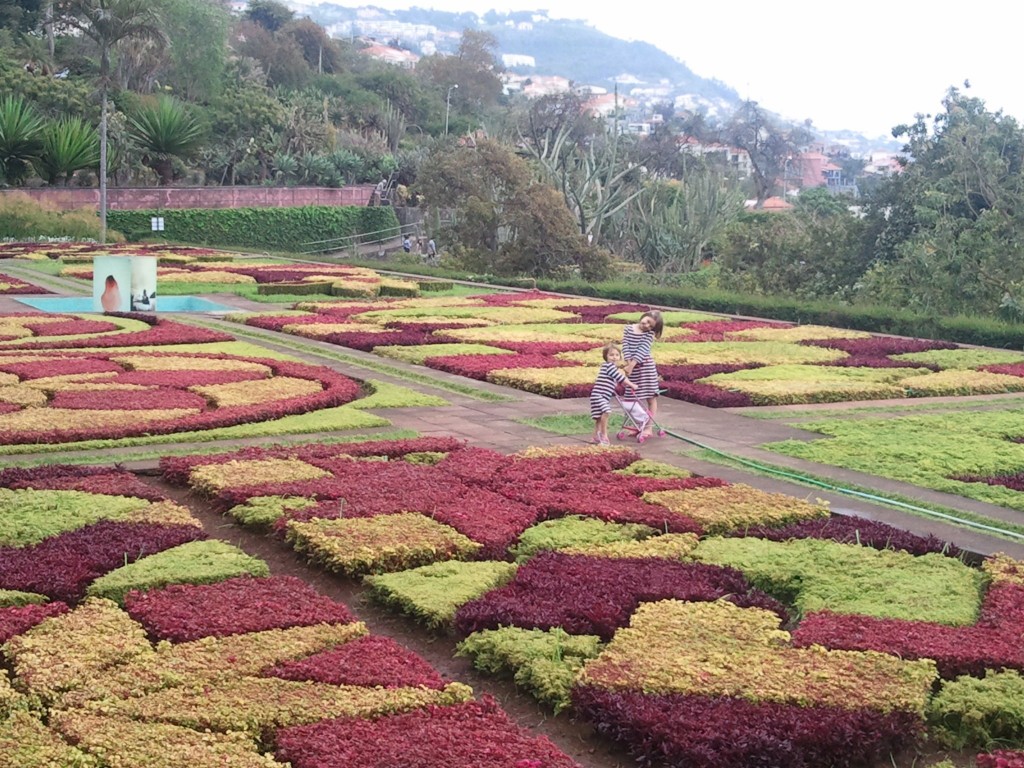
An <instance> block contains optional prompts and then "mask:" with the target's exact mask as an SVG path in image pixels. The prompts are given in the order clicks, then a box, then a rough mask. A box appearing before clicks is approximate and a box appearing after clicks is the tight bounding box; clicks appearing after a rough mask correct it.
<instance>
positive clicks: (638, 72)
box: [286, 2, 900, 153]
mask: <svg viewBox="0 0 1024 768" xmlns="http://www.w3.org/2000/svg"><path fill="white" fill-rule="evenodd" d="M286 4H287V5H288V6H289V7H290V8H292V9H293V10H295V11H296V12H297V13H298V14H299V15H308V16H309V17H310V18H311V19H313V20H314V21H316V22H317V23H319V24H321V25H323V26H324V27H325V28H327V29H328V31H329V32H330V33H331V34H333V35H334V36H336V37H348V36H350V35H352V36H369V37H374V38H375V39H377V40H379V41H380V42H385V43H388V44H397V45H398V46H400V47H402V48H406V49H408V50H411V51H414V52H416V53H419V54H429V53H433V52H435V51H438V52H442V53H448V52H452V51H454V50H455V48H456V47H457V46H458V41H459V36H460V35H461V33H462V31H463V30H465V29H467V28H468V29H476V30H480V31H484V32H489V33H491V34H492V35H494V37H495V39H496V40H497V41H498V51H497V52H498V54H499V56H501V55H511V54H518V55H520V56H528V57H532V58H533V60H534V62H535V66H533V67H523V66H516V67H511V68H510V71H512V72H514V73H516V74H520V75H557V76H561V77H565V78H568V79H569V80H570V81H572V82H573V83H574V84H576V85H591V86H598V87H601V88H605V89H607V90H608V91H609V92H610V91H612V90H613V89H614V88H616V84H617V87H618V91H619V93H620V94H622V95H624V96H629V95H635V96H636V97H637V98H639V99H641V100H642V101H643V102H645V103H646V104H648V105H650V104H654V103H662V102H666V101H668V102H675V103H676V104H677V105H679V106H683V105H685V106H686V108H689V109H697V110H700V111H703V112H705V113H706V114H708V115H710V116H713V117H716V118H719V119H724V118H726V117H728V115H730V114H731V113H732V112H733V111H734V110H735V109H736V107H738V106H739V104H740V103H741V101H742V99H741V97H740V95H739V94H738V93H737V92H736V91H735V90H734V89H733V88H731V87H730V86H728V85H726V84H725V83H723V82H721V81H720V80H715V79H708V78H704V77H700V76H699V75H696V74H694V72H693V71H692V70H691V69H690V68H689V67H687V66H686V64H684V63H683V62H681V61H679V60H678V59H676V58H673V57H672V56H670V55H669V54H667V53H665V52H664V51H662V50H661V49H659V48H656V47H655V46H653V45H651V44H650V43H644V42H633V41H627V40H622V39H619V38H616V37H613V36H611V35H607V34H605V33H604V32H601V31H599V30H597V29H595V28H594V27H592V26H590V25H589V24H587V23H585V22H583V21H578V20H577V21H573V20H565V19H550V18H548V17H547V15H546V13H545V12H544V11H514V12H510V13H499V12H497V11H488V12H486V13H484V14H483V15H478V14H476V13H453V12H450V11H435V10H431V9H424V8H410V9H407V10H398V11H389V10H385V9H383V8H377V7H374V6H362V7H352V6H341V5H334V4H330V3H324V4H322V5H315V6H314V5H305V4H302V3H299V2H286ZM762 106H763V107H764V108H765V109H768V110H771V105H770V104H762ZM828 139H829V140H830V141H840V142H841V143H843V144H845V145H847V146H848V147H849V148H850V150H851V151H853V152H855V153H856V152H865V151H868V150H870V149H872V148H875V149H881V148H883V147H880V146H879V140H878V139H877V138H876V137H871V138H870V139H869V138H868V137H864V136H862V135H860V134H857V133H855V132H853V131H842V132H830V133H829V134H828ZM893 145H894V146H893V147H891V148H892V149H898V148H899V146H900V145H899V144H898V143H896V142H893Z"/></svg>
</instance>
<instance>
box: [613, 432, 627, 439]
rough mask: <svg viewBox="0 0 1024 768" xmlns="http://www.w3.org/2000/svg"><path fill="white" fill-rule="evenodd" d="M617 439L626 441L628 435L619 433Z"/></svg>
mask: <svg viewBox="0 0 1024 768" xmlns="http://www.w3.org/2000/svg"><path fill="white" fill-rule="evenodd" d="M615 439H616V440H625V439H626V433H625V432H619V434H617V435H616V436H615Z"/></svg>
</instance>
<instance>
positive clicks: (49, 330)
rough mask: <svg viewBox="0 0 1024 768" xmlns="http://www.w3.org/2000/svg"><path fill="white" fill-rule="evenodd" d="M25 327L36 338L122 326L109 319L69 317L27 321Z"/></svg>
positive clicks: (104, 330) (105, 329) (112, 329)
mask: <svg viewBox="0 0 1024 768" xmlns="http://www.w3.org/2000/svg"><path fill="white" fill-rule="evenodd" d="M25 327H26V328H28V329H29V330H30V331H32V333H33V334H35V337H36V338H44V337H46V336H75V335H77V334H80V333H83V334H84V333H110V332H111V331H116V330H118V328H119V327H120V326H118V325H117V324H115V323H112V322H110V321H109V320H85V319H83V318H69V319H67V320H59V321H57V322H38V323H32V322H29V323H25Z"/></svg>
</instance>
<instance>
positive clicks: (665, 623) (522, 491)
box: [162, 438, 1024, 766]
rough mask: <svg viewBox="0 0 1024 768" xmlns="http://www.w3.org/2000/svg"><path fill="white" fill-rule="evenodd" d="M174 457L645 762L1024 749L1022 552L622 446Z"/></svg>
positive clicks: (375, 447)
mask: <svg viewBox="0 0 1024 768" xmlns="http://www.w3.org/2000/svg"><path fill="white" fill-rule="evenodd" d="M162 468H163V471H164V476H165V478H166V479H167V480H168V481H169V482H172V483H174V484H179V485H184V486H187V487H188V488H190V489H191V490H192V491H193V492H196V493H201V494H203V495H204V496H205V497H206V498H208V499H209V500H210V501H211V502H212V503H213V504H214V505H215V506H216V507H217V508H219V509H220V510H221V511H223V512H224V513H226V514H228V515H230V516H231V517H233V518H234V519H235V520H236V521H238V522H239V523H241V524H243V525H247V526H253V527H255V528H256V529H257V530H269V531H273V532H275V533H276V534H277V535H278V536H280V537H281V538H283V539H284V540H285V541H286V542H289V543H290V544H291V546H292V547H293V548H294V549H295V550H296V552H297V553H298V554H299V555H300V556H301V557H302V558H303V559H305V560H308V561H310V562H312V563H315V564H317V565H319V566H320V567H322V568H325V569H327V570H329V571H332V572H335V573H338V574H342V575H344V576H346V577H351V578H364V580H365V583H366V584H367V585H368V586H369V588H370V594H371V595H372V596H373V597H374V598H375V599H376V600H377V601H378V602H379V603H380V604H381V605H384V606H389V607H391V608H392V609H394V610H396V611H399V612H402V613H405V614H408V615H410V616H411V617H413V618H414V619H415V620H416V621H418V622H420V623H422V624H423V625H424V626H425V628H426V629H429V630H430V631H435V632H436V631H439V630H440V631H446V632H452V633H454V634H455V635H456V636H457V637H460V638H462V642H461V644H460V646H459V648H460V653H462V654H465V655H466V656H468V657H469V658H471V659H472V660H473V662H474V664H475V665H476V666H477V668H478V669H480V670H482V671H484V672H486V673H490V674H498V675H501V676H509V677H513V678H514V679H515V681H516V683H517V684H518V685H519V686H520V687H522V688H523V689H525V690H526V691H529V692H530V693H531V694H533V695H534V696H535V697H536V698H537V699H538V700H539V701H541V702H543V703H544V704H545V705H547V706H550V707H551V708H552V709H553V710H556V711H559V710H572V711H574V712H576V713H577V715H578V716H581V717H584V718H585V719H587V720H588V721H589V722H591V723H592V724H593V725H594V727H596V728H597V729H598V730H599V731H601V732H602V733H605V734H607V735H609V736H610V737H612V738H613V739H615V740H617V741H619V742H621V743H622V744H624V745H625V746H626V747H627V748H628V749H629V750H630V751H631V752H633V753H634V755H635V756H636V757H637V759H640V760H641V761H643V762H647V761H651V762H652V763H653V764H655V765H657V764H661V762H660V761H665V760H667V761H668V763H669V764H679V765H683V764H686V765H701V766H704V765H706V766H713V765H718V766H720V765H726V764H751V761H752V760H754V759H755V757H754V756H755V755H756V756H758V757H757V759H761V760H764V761H766V762H765V764H771V765H794V766H797V765H800V766H805V765H806V766H809V765H826V764H827V765H870V764H872V761H874V760H878V759H882V758H884V757H885V756H886V755H887V754H888V753H889V752H890V751H899V750H900V749H904V748H908V747H910V746H911V745H913V744H915V743H921V740H927V741H928V742H929V743H931V744H933V745H934V744H942V745H946V746H948V747H949V748H952V749H968V750H969V749H971V748H975V749H983V748H985V747H989V746H992V745H993V744H996V743H1002V744H1003V745H1004V746H1005V745H1007V744H1017V745H1020V744H1022V743H1024V716H1019V713H1018V715H1012V714H1008V713H1011V712H1016V711H1017V709H1016V708H1015V707H1014V706H1013V705H1011V704H1010V702H1011V701H1013V700H1014V699H1015V698H1016V697H1019V696H1021V695H1024V680H1022V679H1021V678H1020V676H1019V670H1021V669H1024V655H1022V654H1021V647H1022V646H1021V644H1020V638H1021V637H1022V635H1024V624H1022V622H1024V578H1022V575H1024V566H1022V565H1021V564H1020V563H1017V562H1014V561H1011V560H1009V559H1008V558H1005V557H1001V556H997V557H992V558H989V559H986V560H985V561H984V562H982V563H981V564H980V567H978V566H976V565H971V564H969V563H968V562H966V561H964V560H963V559H962V558H961V557H960V553H959V551H958V550H957V549H956V548H955V547H952V546H949V545H945V544H943V543H942V542H940V541H938V540H935V539H926V538H921V537H917V536H913V535H910V534H906V533H903V532H901V531H898V530H896V529H893V528H891V527H890V526H886V525H884V524H881V523H876V522H871V521H867V520H858V519H856V518H849V517H839V516H835V515H831V514H830V513H829V511H828V509H827V508H826V507H824V506H822V505H820V504H817V503H810V502H806V501H800V500H796V499H793V498H791V497H787V496H783V495H780V494H769V493H764V492H761V491H758V490H756V489H753V488H750V487H747V486H744V485H742V484H729V483H726V482H724V481H722V480H718V479H715V478H708V477H692V476H689V473H686V472H683V471H680V470H678V469H675V468H670V467H665V466H664V465H658V464H657V463H653V462H648V461H643V460H642V459H641V458H640V457H639V456H638V455H637V454H636V453H635V452H633V451H631V450H628V449H612V450H608V449H604V450H596V449H595V450H588V449H582V450H572V449H530V450H528V451H524V452H522V453H520V454H516V455H511V456H507V455H502V454H498V453H494V452H492V451H488V450H483V449H478V448H472V447H468V446H465V445H464V444H462V443H460V442H457V441H454V440H448V439H444V438H419V439H414V440H405V441H387V442H369V443H359V444H353V445H351V446H322V445H306V446H290V447H287V448H284V447H281V448H276V449H259V448H250V449H244V450H242V451H237V452H232V453H228V454H223V455H214V456H205V457H169V458H167V459H165V460H164V461H163V462H162ZM939 594H941V595H942V596H943V597H942V599H941V600H936V599H935V595H939ZM723 733H725V734H728V735H729V738H728V739H723V738H722V737H721V735H722V734H723ZM332 738H333V737H332ZM851 745H855V746H851ZM766 756H767V757H766Z"/></svg>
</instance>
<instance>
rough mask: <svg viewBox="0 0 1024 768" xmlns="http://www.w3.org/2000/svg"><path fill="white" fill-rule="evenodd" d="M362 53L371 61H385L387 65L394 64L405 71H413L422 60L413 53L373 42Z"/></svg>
mask: <svg viewBox="0 0 1024 768" xmlns="http://www.w3.org/2000/svg"><path fill="white" fill-rule="evenodd" d="M360 53H362V54H363V55H364V56H369V57H370V58H371V59H376V60H377V61H383V62H384V63H385V64H394V65H395V66H396V67H402V68H403V69H413V68H414V67H415V66H416V62H417V61H419V60H420V57H419V56H417V55H416V54H415V53H413V52H412V51H406V50H403V49H402V48H392V47H391V46H390V45H381V44H380V43H377V42H372V41H370V44H369V45H367V46H366V47H365V48H362V49H361V50H360Z"/></svg>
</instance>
